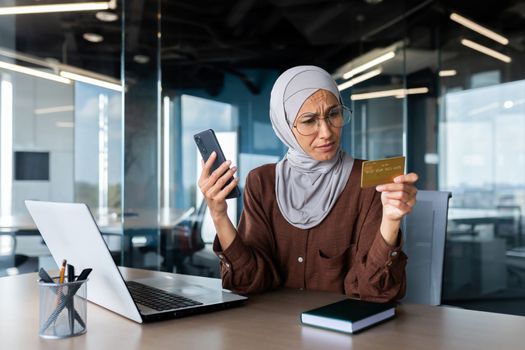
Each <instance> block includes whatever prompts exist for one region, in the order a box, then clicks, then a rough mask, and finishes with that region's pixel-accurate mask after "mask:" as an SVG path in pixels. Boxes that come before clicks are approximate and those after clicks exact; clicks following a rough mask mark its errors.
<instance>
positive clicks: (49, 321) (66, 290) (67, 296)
mask: <svg viewBox="0 0 525 350" xmlns="http://www.w3.org/2000/svg"><path fill="white" fill-rule="evenodd" d="M53 280H54V281H55V283H46V282H42V281H40V282H39V285H40V323H39V335H40V336H41V337H42V338H47V339H62V338H68V337H72V336H75V335H80V334H84V333H85V332H86V325H87V319H86V317H87V299H86V296H87V283H86V282H87V281H88V280H87V279H85V280H82V281H75V282H65V283H58V279H53Z"/></svg>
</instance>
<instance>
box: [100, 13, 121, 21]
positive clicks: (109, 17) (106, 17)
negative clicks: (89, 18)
mask: <svg viewBox="0 0 525 350" xmlns="http://www.w3.org/2000/svg"><path fill="white" fill-rule="evenodd" d="M95 17H96V18H97V19H98V20H99V21H102V22H115V21H116V20H118V15H117V14H116V13H113V12H109V11H99V12H97V13H95Z"/></svg>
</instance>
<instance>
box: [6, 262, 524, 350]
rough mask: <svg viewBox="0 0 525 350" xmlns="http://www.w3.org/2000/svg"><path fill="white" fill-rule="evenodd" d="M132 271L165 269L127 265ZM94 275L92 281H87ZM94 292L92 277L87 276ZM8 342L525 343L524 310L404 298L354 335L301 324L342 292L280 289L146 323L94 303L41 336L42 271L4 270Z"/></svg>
mask: <svg viewBox="0 0 525 350" xmlns="http://www.w3.org/2000/svg"><path fill="white" fill-rule="evenodd" d="M125 274H126V275H127V276H128V277H135V278H138V277H149V276H152V275H163V274H165V273H164V272H153V271H146V270H135V269H125ZM88 283H89V282H88ZM88 293H89V284H88ZM0 295H1V296H2V297H1V298H0V346H1V348H2V349H79V350H81V349H93V350H101V349H112V348H113V349H126V350H128V349H130V350H131V349H174V348H177V349H250V350H257V349H264V350H266V349H287V350H288V349H330V350H331V349H350V348H354V349H363V350H366V349H378V350H380V349H385V350H392V349H472V350H479V349H521V348H522V347H523V342H524V339H525V337H524V335H523V330H524V329H525V317H519V316H510V315H501V314H494V313H486V312H480V311H470V310H463V309H456V308H448V307H433V306H425V305H402V306H400V307H399V308H398V310H397V317H396V318H395V319H394V320H391V321H388V322H386V323H384V324H381V325H379V326H376V327H374V328H370V329H368V330H366V331H364V332H362V333H359V334H356V335H353V336H350V335H346V334H340V333H336V332H331V331H327V330H322V329H317V328H312V327H308V326H301V325H300V324H299V314H300V312H301V311H304V310H307V309H311V308H314V307H317V306H321V305H324V304H327V303H330V302H334V301H337V300H340V299H341V298H342V296H341V295H336V294H332V293H321V292H311V291H299V290H280V291H277V292H271V293H266V294H262V295H257V296H252V297H251V298H250V299H249V300H248V301H247V303H246V304H245V305H243V306H241V307H238V308H234V309H229V310H223V311H217V312H213V313H209V314H203V315H195V316H190V317H187V318H181V319H177V320H170V321H164V322H159V323H151V324H146V325H139V324H136V323H134V322H132V321H128V320H127V319H124V318H122V317H120V316H118V315H116V314H114V313H112V312H110V311H107V310H105V309H102V308H100V307H98V306H96V305H93V304H89V305H88V316H87V320H88V321H87V324H88V327H87V333H86V334H85V335H82V336H78V337H74V338H69V339H63V340H45V339H41V338H40V337H39V336H38V303H39V301H38V298H39V296H38V285H37V276H36V274H29V275H22V276H13V277H4V278H0Z"/></svg>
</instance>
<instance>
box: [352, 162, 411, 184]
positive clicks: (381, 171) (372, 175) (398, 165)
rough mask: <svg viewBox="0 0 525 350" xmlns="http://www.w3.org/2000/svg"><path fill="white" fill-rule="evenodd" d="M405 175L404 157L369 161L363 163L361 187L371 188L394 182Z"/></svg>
mask: <svg viewBox="0 0 525 350" xmlns="http://www.w3.org/2000/svg"><path fill="white" fill-rule="evenodd" d="M404 173H405V157H395V158H386V159H380V160H369V161H366V162H363V168H362V169H361V187H372V186H377V185H383V184H387V183H392V182H394V178H395V177H397V176H399V175H403V174H404Z"/></svg>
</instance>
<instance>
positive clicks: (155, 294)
mask: <svg viewBox="0 0 525 350" xmlns="http://www.w3.org/2000/svg"><path fill="white" fill-rule="evenodd" d="M126 285H127V287H128V289H129V292H130V293H131V296H132V297H133V300H135V302H136V303H138V304H142V305H145V306H147V307H149V308H152V309H154V310H157V311H164V310H172V309H180V308H183V307H188V306H194V305H202V303H200V302H198V301H195V300H191V299H188V298H185V297H182V296H180V295H177V294H173V293H169V292H166V291H163V290H160V289H157V288H154V287H150V286H147V285H145V284H142V283H138V282H134V281H127V282H126Z"/></svg>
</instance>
